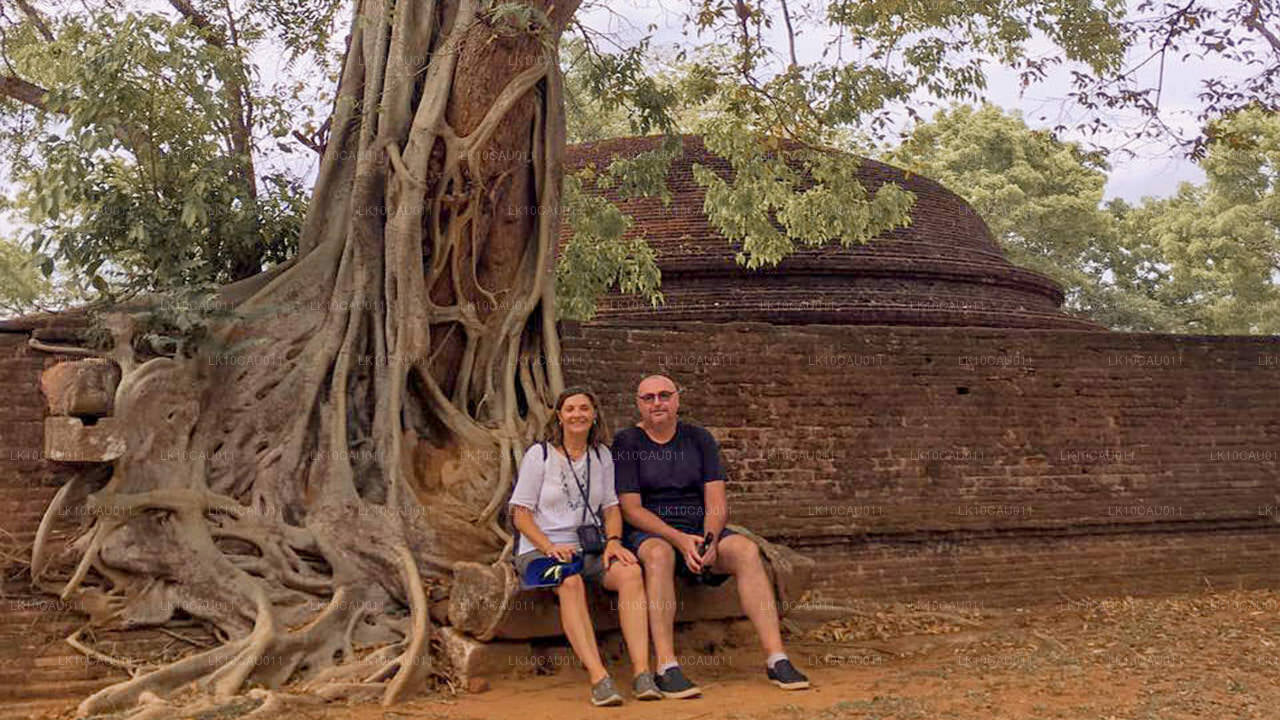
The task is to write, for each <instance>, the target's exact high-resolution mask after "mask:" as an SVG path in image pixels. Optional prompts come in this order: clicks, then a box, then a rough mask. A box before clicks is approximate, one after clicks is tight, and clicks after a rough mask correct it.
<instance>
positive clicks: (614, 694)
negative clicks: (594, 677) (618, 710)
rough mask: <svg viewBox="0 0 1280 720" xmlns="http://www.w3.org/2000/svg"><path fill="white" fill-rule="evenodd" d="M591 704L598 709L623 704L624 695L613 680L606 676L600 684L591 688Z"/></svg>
mask: <svg viewBox="0 0 1280 720" xmlns="http://www.w3.org/2000/svg"><path fill="white" fill-rule="evenodd" d="M591 704H592V705H595V706H596V707H605V706H609V705H621V704H622V693H620V692H618V688H617V686H616V685H614V684H613V678H611V677H609V676H608V675H605V676H604V677H603V678H601V679H600V682H598V683H596V684H595V685H592V686H591Z"/></svg>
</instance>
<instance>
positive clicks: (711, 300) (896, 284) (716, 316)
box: [564, 135, 1103, 330]
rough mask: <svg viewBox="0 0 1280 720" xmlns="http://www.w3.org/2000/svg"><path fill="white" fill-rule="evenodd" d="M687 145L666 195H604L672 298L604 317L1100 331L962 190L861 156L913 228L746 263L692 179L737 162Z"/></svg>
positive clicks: (583, 158) (579, 159) (623, 146)
mask: <svg viewBox="0 0 1280 720" xmlns="http://www.w3.org/2000/svg"><path fill="white" fill-rule="evenodd" d="M660 142H661V138H660V137H658V136H650V137H629V138H614V139H609V140H602V141H599V142H594V143H586V144H583V145H574V146H570V147H569V148H567V151H566V154H565V165H566V167H567V168H569V169H570V170H576V169H579V168H583V167H588V166H594V167H596V168H605V167H608V165H609V163H611V162H612V161H613V160H614V159H615V158H630V157H634V156H636V155H638V154H640V153H643V152H646V151H651V150H654V149H656V148H658V146H659V144H660ZM681 142H682V145H683V154H682V155H681V156H680V157H678V158H676V159H675V160H673V161H672V163H671V167H670V169H669V172H668V174H667V178H666V186H667V188H668V190H669V191H670V197H669V198H667V199H665V200H664V199H659V198H658V197H625V198H624V197H622V196H620V195H619V194H618V193H616V192H614V191H606V192H604V193H603V194H604V195H606V196H608V197H609V198H610V199H611V200H613V201H614V202H616V203H618V205H619V207H621V208H622V209H623V210H624V211H625V212H627V213H628V214H629V215H631V216H632V217H633V218H635V219H636V223H635V225H633V226H632V228H631V230H630V231H629V232H630V234H631V235H633V236H641V235H642V236H643V237H644V238H645V240H646V242H648V244H649V246H650V247H651V248H653V251H654V254H655V260H656V262H657V264H658V267H659V268H660V269H661V271H662V293H663V296H664V297H665V299H666V301H665V302H664V303H663V305H662V306H661V307H660V308H654V307H653V306H652V305H650V304H648V303H645V302H637V301H636V300H635V299H634V298H631V297H629V296H623V295H620V294H617V293H611V294H609V295H608V296H606V297H605V298H604V299H602V301H601V302H600V306H599V317H600V318H602V319H607V320H609V321H611V322H615V323H618V324H623V325H628V326H638V325H642V324H645V325H648V324H657V325H659V326H666V324H667V323H670V322H677V321H698V322H730V321H735V320H751V321H756V322H770V323H777V324H801V325H808V324H814V323H831V324H837V325H862V324H866V325H897V324H903V325H916V326H921V325H949V326H974V325H980V326H986V327H1011V328H1058V329H1066V328H1071V329H1092V330H1102V329H1103V328H1101V327H1099V326H1098V325H1096V324H1094V323H1093V322H1091V321H1089V320H1088V319H1086V318H1080V317H1070V316H1067V315H1065V314H1064V313H1062V312H1061V311H1060V310H1059V309H1058V306H1059V305H1061V303H1062V289H1061V288H1059V287H1058V286H1057V284H1055V283H1054V282H1053V281H1052V280H1050V279H1049V278H1047V277H1045V276H1043V275H1040V274H1038V273H1035V272H1032V271H1030V270H1027V269H1025V268H1020V267H1017V266H1015V265H1013V264H1011V263H1010V262H1009V261H1008V260H1006V259H1005V257H1004V255H1003V254H1002V253H1001V252H1000V249H999V247H998V246H997V245H996V242H995V240H994V239H993V238H992V236H991V231H990V230H989V229H988V228H987V225H986V223H985V222H983V220H982V218H981V217H979V216H978V214H977V213H976V212H975V211H974V210H973V208H971V207H970V206H969V205H968V203H966V202H965V201H964V200H963V199H961V198H960V197H959V196H957V195H956V194H955V193H953V192H951V191H950V190H948V189H947V188H945V187H943V186H942V185H940V184H938V183H937V182H935V181H933V180H930V179H929V178H926V177H923V176H920V175H916V174H912V173H908V172H906V171H904V170H901V169H899V168H896V167H893V166H891V165H886V164H884V163H881V162H877V161H875V160H871V159H868V158H856V157H850V158H848V161H849V162H853V163H857V166H858V169H857V173H858V180H859V182H861V183H862V185H863V186H864V187H865V188H866V189H867V191H868V192H874V191H875V190H877V189H878V188H880V187H881V186H882V185H884V184H885V183H893V184H895V185H898V186H899V187H901V188H903V189H904V190H907V191H909V192H910V193H912V195H913V196H914V197H915V204H914V205H913V206H912V208H911V211H910V216H911V222H910V224H909V225H907V226H906V227H901V228H896V229H894V230H890V231H888V232H885V233H882V234H881V235H879V236H878V237H876V238H875V239H874V240H873V241H871V242H870V243H869V244H867V245H865V246H860V245H854V246H852V247H849V248H845V247H842V246H841V245H840V244H839V243H837V242H831V243H828V244H826V245H825V246H822V247H810V246H806V245H801V246H800V247H797V248H796V250H795V252H794V253H792V254H791V255H789V256H787V257H786V258H785V259H783V260H782V262H780V263H779V264H778V265H777V266H776V267H770V268H759V269H757V270H752V271H748V270H746V269H745V268H743V267H742V266H741V265H740V264H739V263H738V262H737V260H736V257H735V256H736V254H737V251H738V250H739V249H740V248H741V244H740V243H731V242H729V241H728V240H727V239H726V238H725V237H724V236H722V235H721V234H720V233H719V232H718V231H717V230H716V229H715V228H714V227H713V225H712V224H711V223H710V222H708V220H707V218H706V215H705V214H704V211H703V207H704V205H705V201H706V193H705V191H704V190H703V188H702V187H701V186H699V185H698V184H697V182H695V180H694V167H695V166H701V167H703V168H706V169H709V170H711V171H713V172H715V173H716V174H718V175H719V176H720V177H722V178H725V179H729V178H731V177H732V175H733V168H732V166H731V165H730V163H729V162H728V161H726V160H724V159H723V158H720V157H718V156H716V155H713V154H711V153H710V152H709V151H708V150H707V148H706V146H705V145H704V144H703V142H702V139H701V138H700V137H698V136H696V135H686V136H684V137H683V138H682V139H681ZM786 148H787V149H788V150H797V149H799V148H798V146H796V145H793V144H792V145H787V146H786ZM797 170H801V171H802V168H799V167H797ZM802 182H803V181H802ZM567 236H568V228H567V226H566V228H565V230H564V237H567Z"/></svg>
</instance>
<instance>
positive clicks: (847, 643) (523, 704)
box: [63, 591, 1280, 720]
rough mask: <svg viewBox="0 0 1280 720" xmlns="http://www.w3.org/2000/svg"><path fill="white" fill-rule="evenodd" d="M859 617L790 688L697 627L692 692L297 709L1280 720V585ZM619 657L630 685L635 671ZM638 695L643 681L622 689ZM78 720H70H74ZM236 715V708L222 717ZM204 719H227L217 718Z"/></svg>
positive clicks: (497, 686) (781, 719)
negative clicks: (690, 695)
mask: <svg viewBox="0 0 1280 720" xmlns="http://www.w3.org/2000/svg"><path fill="white" fill-rule="evenodd" d="M855 609H856V612H855V613H854V614H852V615H849V616H847V617H845V618H843V619H838V620H833V621H829V622H826V623H821V624H820V623H818V622H816V621H810V622H808V623H805V624H803V625H797V624H792V625H791V626H790V628H789V630H790V632H789V633H788V649H789V651H790V654H791V656H792V658H793V660H794V661H796V664H797V666H798V667H800V668H801V669H802V670H804V671H805V672H806V673H807V674H808V675H809V676H810V678H811V679H812V681H813V688H812V689H810V690H808V691H799V692H785V691H782V690H779V689H777V688H775V687H774V686H773V685H772V684H770V683H769V682H768V681H767V680H766V678H765V675H764V670H763V662H762V657H761V656H760V653H759V651H758V650H757V649H755V648H754V647H752V645H751V642H750V640H751V638H750V637H749V635H747V634H745V633H742V632H740V631H738V632H731V633H729V634H728V636H727V637H726V636H725V635H724V634H723V633H721V634H720V635H718V636H717V635H715V634H714V633H712V635H713V637H710V638H708V637H701V636H699V635H698V633H697V632H696V631H694V632H685V633H683V634H682V636H681V645H682V647H680V648H678V651H679V652H680V653H681V659H682V662H683V665H684V667H685V670H686V672H687V674H688V675H689V676H690V677H691V678H692V679H694V680H695V681H697V682H698V683H699V684H700V685H701V686H702V687H703V689H704V694H703V697H701V698H699V699H692V700H661V701H657V702H645V703H641V702H637V701H635V700H632V699H630V694H629V692H624V694H625V695H627V697H628V701H627V703H626V704H625V705H623V706H622V707H616V708H593V707H591V706H590V705H589V704H588V702H587V695H588V687H587V681H586V675H585V673H584V672H583V671H582V669H581V668H580V667H578V666H577V665H576V663H574V662H572V660H570V659H568V658H564V657H561V660H563V661H562V662H561V661H557V662H554V663H552V662H546V663H544V664H542V665H541V667H540V668H539V669H540V671H541V674H536V675H532V674H530V673H529V672H528V669H527V668H525V669H524V670H525V672H524V675H523V677H509V678H495V679H494V680H492V681H491V683H490V686H489V688H488V689H487V690H485V691H484V692H479V693H457V694H454V693H449V692H439V693H435V694H433V695H428V696H424V697H421V698H418V699H416V700H413V701H410V702H408V703H405V704H402V705H399V706H396V707H394V708H383V707H381V706H378V705H376V704H371V703H370V704H359V703H348V704H342V705H328V706H321V707H303V708H295V709H294V710H293V711H292V712H290V715H291V716H293V717H299V718H308V719H312V718H314V719H315V720H336V719H337V718H353V719H355V720H411V719H419V718H421V719H424V720H425V719H432V720H469V719H486V720H487V719H489V718H494V719H503V720H505V719H508V718H510V719H512V720H579V719H583V720H597V719H599V720H703V719H707V720H713V719H714V720H719V719H721V718H725V719H731V720H732V719H737V720H757V719H759V720H764V719H766V718H767V719H770V720H772V719H775V718H776V719H778V720H890V719H895V720H942V719H954V720H1014V719H1018V720H1021V719H1024V718H1033V719H1036V720H1040V719H1044V720H1048V719H1050V718H1065V719H1069V720H1182V719H1184V718H1202V719H1204V720H1246V719H1247V720H1278V719H1280V660H1278V659H1277V653H1278V651H1280V592H1273V591H1231V592H1206V593H1200V594H1195V595H1180V596H1174V597H1167V598H1161V599H1110V600H1066V599H1064V600H1063V602H1061V603H1060V604H1058V605H1054V606H1050V607H1041V608H1034V609H1027V610H983V609H978V608H974V607H971V606H958V605H951V604H946V603H933V604H930V605H928V606H925V607H920V606H910V605H908V606H903V605H894V606H888V605H881V606H873V605H860V606H857V607H856V608H855ZM618 651H619V650H618V649H617V648H613V649H610V648H609V644H608V643H606V652H607V653H608V654H611V655H614V658H612V659H611V662H610V667H611V671H612V672H613V673H614V675H615V677H617V678H620V679H621V678H626V677H629V676H630V669H629V668H628V667H627V666H626V664H625V663H623V662H621V661H619V660H617V659H616V654H617V652H618ZM619 685H620V686H623V687H624V688H625V690H628V691H629V683H625V682H620V683H619ZM63 717H69V716H67V715H63ZM220 717H226V716H222V715H221V714H220ZM201 720H217V719H215V718H201Z"/></svg>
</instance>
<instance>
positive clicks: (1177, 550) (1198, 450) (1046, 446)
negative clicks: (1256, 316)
mask: <svg viewBox="0 0 1280 720" xmlns="http://www.w3.org/2000/svg"><path fill="white" fill-rule="evenodd" d="M564 345H565V347H566V351H565V354H566V357H565V366H566V374H567V376H568V378H569V381H570V382H580V383H584V384H588V385H590V386H592V387H594V388H595V389H596V390H597V391H598V392H600V393H601V395H602V402H603V403H604V404H605V409H606V412H608V417H609V418H610V420H611V423H612V424H613V425H614V426H615V427H617V426H619V425H622V424H626V423H630V422H632V421H633V420H634V418H635V411H634V406H633V404H632V401H631V399H630V398H631V397H632V396H633V393H632V390H633V388H634V384H635V382H636V381H637V380H638V379H639V378H640V377H642V376H643V375H644V374H646V373H649V372H665V373H667V374H670V375H672V376H673V377H674V378H675V379H676V380H677V382H678V383H680V384H681V386H682V387H683V388H684V392H683V393H682V400H681V403H682V406H681V414H682V416H683V417H687V418H689V419H692V420H695V421H697V422H700V423H702V424H704V425H705V426H707V427H708V429H710V430H711V431H712V433H713V434H714V435H715V436H716V437H717V438H718V439H719V440H720V442H721V445H722V448H723V452H724V459H725V461H726V463H727V465H728V475H729V492H730V497H731V507H732V515H733V518H734V520H735V521H737V522H741V523H743V524H746V525H748V526H752V527H754V528H756V529H758V530H759V531H761V533H762V534H763V535H765V536H766V537H770V538H773V539H779V540H782V541H784V542H786V543H788V544H790V545H792V546H793V547H796V548H797V549H800V550H802V551H803V552H806V553H807V554H809V555H811V556H812V557H814V558H815V559H817V560H818V561H819V563H820V570H819V573H818V575H819V577H820V578H821V581H820V583H819V587H820V589H821V590H822V591H823V593H824V594H826V595H828V596H833V597H840V598H844V599H857V598H875V599H898V600H911V599H950V600H957V601H959V600H963V601H966V602H974V603H979V604H988V605H1012V604H1023V603H1037V602H1053V601H1056V600H1059V599H1060V598H1062V597H1064V596H1079V595H1081V594H1093V593H1107V594H1151V593H1163V592H1174V591H1180V590H1194V589H1198V588H1203V587H1205V586H1206V583H1208V584H1209V585H1211V586H1213V587H1228V586H1230V587H1237V586H1238V587H1275V586H1278V585H1280V563H1278V562H1277V561H1280V542H1277V541H1280V525H1277V520H1278V519H1280V510H1277V505H1280V481H1278V479H1277V478H1278V476H1280V473H1278V472H1277V470H1280V402H1277V401H1278V400H1280V338H1258V337H1186V336H1167V335H1132V334H1122V333H1097V332H1071V331H1039V330H993V329H981V328H901V327H856V328H854V327H851V328H837V327H819V326H808V327H803V328H799V327H778V326H770V325H763V324H745V323H744V324H736V325H698V324H680V325H674V326H672V329H668V330H641V329H618V328H608V327H603V326H596V325H586V326H580V327H571V328H567V329H566V333H565V337H564Z"/></svg>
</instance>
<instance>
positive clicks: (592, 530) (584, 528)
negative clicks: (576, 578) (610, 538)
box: [578, 525, 605, 555]
mask: <svg viewBox="0 0 1280 720" xmlns="http://www.w3.org/2000/svg"><path fill="white" fill-rule="evenodd" d="M578 543H579V544H580V545H582V552H584V553H586V554H587V555H598V554H600V553H602V552H604V543H605V539H604V531H602V530H601V529H600V528H599V526H597V525H579V526H578Z"/></svg>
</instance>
